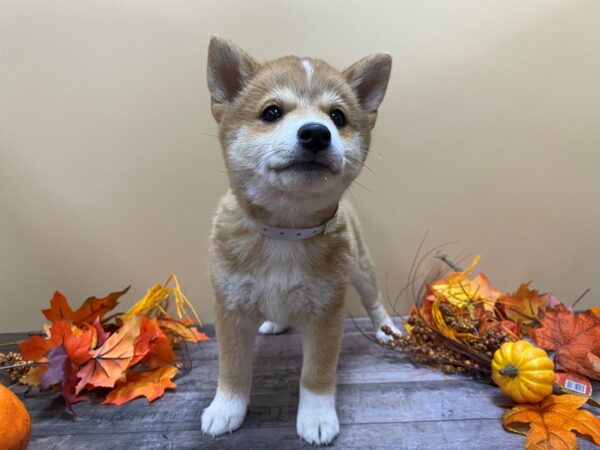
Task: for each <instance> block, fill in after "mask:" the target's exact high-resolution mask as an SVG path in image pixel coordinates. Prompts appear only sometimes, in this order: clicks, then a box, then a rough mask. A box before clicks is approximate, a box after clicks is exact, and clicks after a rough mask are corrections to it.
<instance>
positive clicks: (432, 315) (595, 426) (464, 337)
mask: <svg viewBox="0 0 600 450" xmlns="http://www.w3.org/2000/svg"><path fill="white" fill-rule="evenodd" d="M438 257H439V259H441V260H443V261H444V262H445V263H446V264H447V265H449V266H450V268H451V270H452V271H451V272H449V273H447V274H446V275H445V276H441V274H440V273H439V272H438V273H437V274H436V275H434V276H433V277H431V278H430V279H429V281H426V282H424V283H422V285H421V287H420V288H419V289H417V287H416V276H415V275H414V273H415V272H416V270H415V269H413V270H411V275H409V283H408V284H407V287H406V288H405V290H404V292H407V293H409V297H410V296H412V298H411V301H412V302H413V303H414V305H413V306H412V307H411V309H410V311H409V315H408V317H407V318H406V319H405V320H404V329H405V333H404V334H401V335H398V334H395V333H393V331H392V330H391V329H390V328H386V327H384V328H383V331H384V332H386V333H387V334H388V335H389V336H390V337H391V338H392V340H391V341H390V342H389V344H388V345H389V347H390V348H391V349H392V350H394V351H401V352H406V353H408V354H409V355H410V356H411V359H412V360H413V361H414V362H415V363H420V364H426V365H429V366H432V367H434V368H437V369H440V370H442V371H443V372H444V373H449V374H450V373H468V374H472V375H474V376H476V377H479V378H483V379H487V380H489V381H491V382H492V381H493V383H494V384H496V385H497V386H498V387H499V388H500V389H501V390H502V392H503V393H504V394H506V395H507V396H509V397H510V398H511V399H512V400H513V401H514V402H516V403H518V405H516V406H514V407H513V408H512V409H511V410H509V411H508V412H507V413H506V414H505V415H504V416H503V419H502V420H503V424H504V427H505V428H506V429H507V430H509V431H512V432H516V433H520V434H523V435H526V440H525V448H527V449H536V450H542V449H574V448H577V440H576V435H575V434H574V433H573V431H577V432H578V433H579V434H580V435H582V436H585V437H587V438H589V439H591V440H592V441H593V442H595V443H596V444H598V445H600V418H598V417H597V416H595V415H594V414H593V413H592V412H590V410H594V409H595V408H600V402H598V401H597V400H594V399H593V398H592V397H591V390H592V383H591V381H590V380H596V381H599V380H600V308H592V309H590V310H588V311H583V312H579V313H576V312H574V311H573V310H572V308H571V307H568V306H566V305H565V304H563V303H562V302H561V301H560V300H559V299H558V298H557V297H555V296H554V295H552V294H540V293H539V292H538V291H537V290H535V289H532V288H531V287H530V283H525V284H522V285H521V286H519V287H518V288H517V290H516V291H515V292H513V293H502V292H500V291H499V290H497V289H495V288H494V287H492V286H491V284H490V282H489V279H488V277H487V276H486V275H485V274H483V273H480V274H478V275H476V276H473V275H472V273H473V271H474V269H475V266H476V265H477V263H478V262H479V259H480V257H479V256H477V257H475V259H474V260H473V262H472V263H471V265H470V266H469V267H468V268H467V269H466V270H461V269H460V268H459V267H457V266H456V264H454V263H452V261H450V260H449V259H448V258H447V257H446V256H444V255H441V256H438ZM586 293H587V291H586ZM584 295H585V293H584ZM580 298H581V297H580ZM578 300H579V299H578ZM575 303H577V302H575ZM584 405H585V408H582V407H583V406H584ZM596 411H600V409H598V410H596Z"/></svg>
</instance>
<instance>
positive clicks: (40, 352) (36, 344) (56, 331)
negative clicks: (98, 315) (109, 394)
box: [19, 320, 95, 365]
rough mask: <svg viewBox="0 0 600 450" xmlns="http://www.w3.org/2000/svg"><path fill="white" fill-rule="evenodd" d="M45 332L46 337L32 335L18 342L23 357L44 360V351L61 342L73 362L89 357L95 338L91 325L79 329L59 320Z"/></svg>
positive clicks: (83, 360) (79, 361)
mask: <svg viewBox="0 0 600 450" xmlns="http://www.w3.org/2000/svg"><path fill="white" fill-rule="evenodd" d="M47 332H48V336H47V337H42V336H32V337H30V338H29V339H28V340H26V341H24V342H21V343H19V350H20V351H21V354H22V355H23V359H25V360H31V361H37V362H46V357H45V355H46V353H48V352H49V351H50V350H52V349H53V348H54V347H57V346H59V345H61V344H64V346H65V351H66V352H67V355H68V356H69V359H70V360H71V361H72V362H73V363H75V364H77V365H80V364H83V363H84V362H86V361H87V360H89V359H90V355H89V350H90V349H91V347H92V343H93V341H94V338H95V330H94V329H92V328H91V327H90V328H86V330H81V329H79V328H77V327H75V326H73V325H71V324H70V323H67V322H65V321H63V320H59V321H56V322H53V323H52V325H51V327H50V328H49V329H48V330H47Z"/></svg>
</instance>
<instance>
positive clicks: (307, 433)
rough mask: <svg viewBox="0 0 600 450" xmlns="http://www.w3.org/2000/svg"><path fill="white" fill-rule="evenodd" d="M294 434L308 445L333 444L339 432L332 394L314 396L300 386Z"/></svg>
mask: <svg viewBox="0 0 600 450" xmlns="http://www.w3.org/2000/svg"><path fill="white" fill-rule="evenodd" d="M296 432H297V433H298V436H300V437H301V438H302V439H304V440H305V441H306V442H308V443H309V444H313V445H315V444H316V445H327V444H331V443H332V442H333V440H334V439H335V437H336V436H337V435H338V434H339V432H340V423H339V421H338V417H337V413H336V412H335V396H334V394H333V393H331V394H315V393H313V392H311V391H309V390H308V389H306V388H304V387H303V386H302V385H300V404H299V405H298V419H297V420H296Z"/></svg>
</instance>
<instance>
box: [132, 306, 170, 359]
mask: <svg viewBox="0 0 600 450" xmlns="http://www.w3.org/2000/svg"><path fill="white" fill-rule="evenodd" d="M175 360H177V355H176V354H175V353H174V352H173V346H172V344H171V341H170V340H169V338H168V337H167V336H166V335H165V333H163V331H162V330H161V329H160V326H159V324H158V321H157V320H156V317H154V318H152V319H148V318H147V317H146V316H142V323H141V326H140V334H139V335H138V337H137V338H135V342H134V355H133V358H132V360H131V362H130V363H129V367H131V366H133V365H135V364H137V363H138V362H140V361H142V362H143V363H145V364H146V365H148V366H149V367H151V368H155V367H159V366H162V365H164V364H169V363H172V362H173V361H175Z"/></svg>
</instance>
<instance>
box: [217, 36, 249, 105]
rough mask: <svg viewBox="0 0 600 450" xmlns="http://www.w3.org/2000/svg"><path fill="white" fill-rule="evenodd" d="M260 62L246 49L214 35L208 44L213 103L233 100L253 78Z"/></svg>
mask: <svg viewBox="0 0 600 450" xmlns="http://www.w3.org/2000/svg"><path fill="white" fill-rule="evenodd" d="M257 68H258V64H257V63H256V61H254V59H252V57H250V55H248V54H247V53H246V52H245V51H244V50H242V49H241V48H240V47H238V46H237V45H235V44H234V43H233V42H231V41H228V40H226V39H223V38H220V37H217V36H213V37H212V39H211V40H210V44H209V46H208V67H207V69H208V70H207V72H208V73H207V78H208V89H209V90H210V95H211V97H212V101H213V103H217V104H222V103H229V102H231V101H233V100H234V99H235V98H236V97H237V95H238V94H239V93H240V91H241V90H242V89H243V88H244V86H245V85H246V83H248V81H250V80H251V79H252V77H253V76H254V73H255V72H256V69H257Z"/></svg>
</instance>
